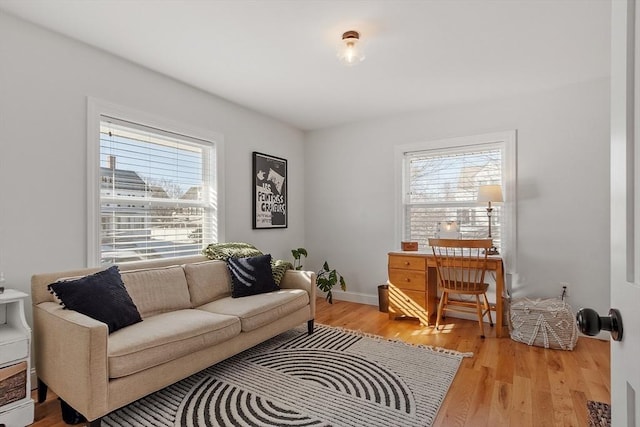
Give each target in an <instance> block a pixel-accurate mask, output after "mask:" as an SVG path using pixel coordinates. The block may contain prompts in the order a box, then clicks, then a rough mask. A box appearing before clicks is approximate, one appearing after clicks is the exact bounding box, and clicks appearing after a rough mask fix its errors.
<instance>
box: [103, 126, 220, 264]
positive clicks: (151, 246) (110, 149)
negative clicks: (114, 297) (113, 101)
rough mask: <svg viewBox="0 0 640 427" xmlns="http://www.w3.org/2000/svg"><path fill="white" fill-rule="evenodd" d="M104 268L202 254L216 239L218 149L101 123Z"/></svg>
mask: <svg viewBox="0 0 640 427" xmlns="http://www.w3.org/2000/svg"><path fill="white" fill-rule="evenodd" d="M99 136H100V137H99V139H100V143H99V144H100V145H99V159H100V160H99V172H98V173H96V174H94V175H98V176H99V184H98V187H99V217H100V219H99V226H97V227H96V231H97V233H98V234H99V245H100V249H99V258H100V259H99V262H100V264H111V263H116V264H117V263H122V262H130V261H141V260H148V259H154V258H170V257H180V256H188V255H195V254H200V253H201V251H202V248H203V246H204V245H205V244H206V243H210V242H214V241H216V240H217V239H216V238H217V234H218V233H217V221H216V218H217V215H216V207H217V203H216V195H217V189H216V180H215V177H216V171H215V167H216V161H215V157H216V145H215V143H214V142H213V141H206V140H200V139H197V138H193V137H189V136H185V135H182V134H178V133H173V132H169V131H166V130H160V129H157V128H153V127H148V126H144V125H141V124H137V123H132V122H129V121H125V120H121V119H117V118H113V117H109V116H106V115H100V116H99Z"/></svg>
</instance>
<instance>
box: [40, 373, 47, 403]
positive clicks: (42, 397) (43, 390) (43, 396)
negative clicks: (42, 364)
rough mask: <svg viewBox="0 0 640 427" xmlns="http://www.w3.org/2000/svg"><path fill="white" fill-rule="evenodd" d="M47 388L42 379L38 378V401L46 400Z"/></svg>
mask: <svg viewBox="0 0 640 427" xmlns="http://www.w3.org/2000/svg"><path fill="white" fill-rule="evenodd" d="M48 389H49V387H48V386H47V385H46V384H45V383H44V381H42V380H41V379H40V378H38V403H42V402H44V401H45V400H47V390H48Z"/></svg>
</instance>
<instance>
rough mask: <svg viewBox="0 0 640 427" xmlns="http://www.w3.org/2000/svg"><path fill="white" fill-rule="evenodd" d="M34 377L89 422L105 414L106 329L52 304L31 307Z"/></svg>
mask: <svg viewBox="0 0 640 427" xmlns="http://www.w3.org/2000/svg"><path fill="white" fill-rule="evenodd" d="M33 332H34V347H35V364H36V375H37V376H38V378H40V379H41V380H42V381H43V382H44V383H45V384H47V386H49V387H50V388H51V389H52V390H53V391H54V392H55V393H56V394H57V395H58V396H60V398H61V399H62V400H64V401H66V402H67V403H68V404H69V405H70V406H72V407H73V408H74V409H75V410H77V411H78V412H80V413H81V414H83V415H84V416H85V417H87V419H89V420H92V419H95V418H97V417H99V416H101V415H104V414H105V413H106V411H107V407H108V405H107V401H108V395H107V389H108V387H107V384H108V382H109V375H108V366H107V337H108V335H109V332H108V328H107V325H106V324H104V323H102V322H99V321H97V320H95V319H92V318H91V317H89V316H85V315H83V314H81V313H78V312H76V311H73V310H65V309H63V308H62V307H61V306H60V305H59V304H56V303H54V302H43V303H40V304H37V305H34V306H33Z"/></svg>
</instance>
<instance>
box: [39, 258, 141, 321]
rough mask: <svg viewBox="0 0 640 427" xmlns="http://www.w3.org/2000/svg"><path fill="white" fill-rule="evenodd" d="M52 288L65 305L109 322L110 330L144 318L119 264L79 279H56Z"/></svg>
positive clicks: (51, 290)
mask: <svg viewBox="0 0 640 427" xmlns="http://www.w3.org/2000/svg"><path fill="white" fill-rule="evenodd" d="M48 289H49V292H51V293H52V294H53V295H55V296H56V297H57V298H58V299H59V300H60V301H61V304H62V305H63V306H64V308H67V309H69V310H74V311H77V312H78V313H82V314H84V315H86V316H89V317H92V318H94V319H96V320H99V321H100V322H103V323H106V324H107V326H108V327H109V333H112V332H115V331H117V330H118V329H122V328H124V327H125V326H129V325H133V324H134V323H138V322H141V321H142V318H141V317H140V313H139V312H138V307H136V305H135V304H134V302H133V300H132V299H131V297H130V296H129V293H128V292H127V289H126V288H125V286H124V283H123V282H122V277H120V271H119V270H118V266H116V265H114V266H112V267H109V268H108V269H106V270H102V271H99V272H97V273H95V274H91V275H89V276H84V277H81V278H79V279H73V280H63V281H59V282H55V283H52V284H50V285H49V286H48Z"/></svg>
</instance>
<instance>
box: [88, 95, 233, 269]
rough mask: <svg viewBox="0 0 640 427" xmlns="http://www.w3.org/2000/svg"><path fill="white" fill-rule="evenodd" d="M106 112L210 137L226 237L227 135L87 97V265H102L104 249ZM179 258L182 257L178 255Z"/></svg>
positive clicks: (221, 236)
mask: <svg viewBox="0 0 640 427" xmlns="http://www.w3.org/2000/svg"><path fill="white" fill-rule="evenodd" d="M103 116H108V117H113V118H116V119H118V120H122V121H127V122H131V123H135V124H139V125H143V126H148V127H151V128H156V129H160V130H164V131H167V132H172V133H175V134H180V135H185V136H187V137H191V138H195V139H199V140H203V141H210V142H212V143H213V144H214V147H213V148H214V152H215V154H214V156H215V169H216V170H215V177H213V178H214V185H215V194H216V197H215V216H214V218H213V220H214V223H215V225H216V230H215V233H214V234H215V238H216V240H217V241H218V242H224V241H225V218H224V210H225V209H224V206H225V201H224V200H225V199H224V188H225V185H224V160H223V159H224V138H223V135H222V134H221V133H218V132H214V131H210V130H207V129H201V128H197V127H194V126H190V125H186V124H183V123H179V122H176V121H173V120H169V119H166V118H162V117H158V116H155V115H153V114H149V113H145V112H142V111H139V110H135V109H133V108H129V107H124V106H121V105H117V104H114V103H111V102H108V101H104V100H101V99H97V98H92V97H87V251H86V253H87V259H86V265H87V267H99V266H100V265H101V263H100V259H101V253H100V121H101V118H102V117H103ZM176 259H179V258H176Z"/></svg>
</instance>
